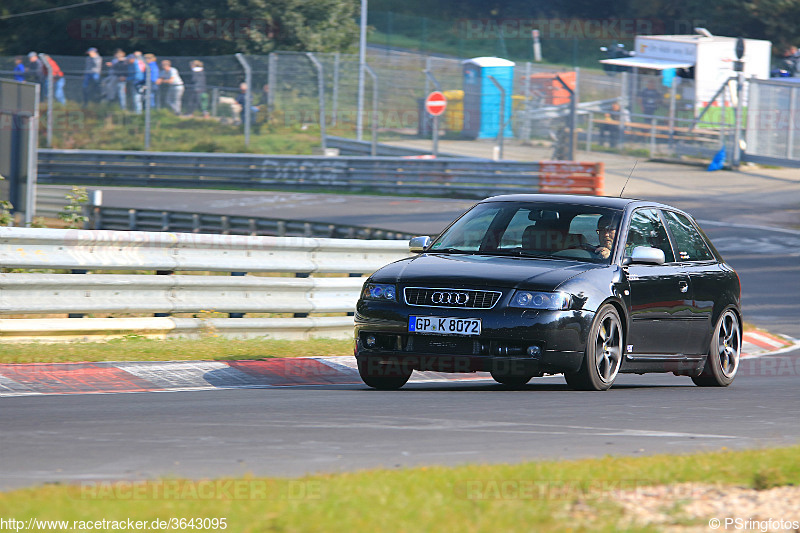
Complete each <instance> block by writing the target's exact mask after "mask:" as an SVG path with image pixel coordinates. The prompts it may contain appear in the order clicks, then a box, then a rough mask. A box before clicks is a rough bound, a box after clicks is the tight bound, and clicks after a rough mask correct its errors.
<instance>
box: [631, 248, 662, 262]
mask: <svg viewBox="0 0 800 533" xmlns="http://www.w3.org/2000/svg"><path fill="white" fill-rule="evenodd" d="M665 262H666V258H665V257H664V251H663V250H659V249H658V248H651V247H650V246H637V247H636V248H634V249H633V252H631V255H630V257H626V258H625V259H624V261H623V264H625V265H630V264H633V263H639V264H645V265H663V264H664V263H665Z"/></svg>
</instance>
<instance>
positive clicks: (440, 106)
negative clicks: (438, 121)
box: [425, 91, 447, 117]
mask: <svg viewBox="0 0 800 533" xmlns="http://www.w3.org/2000/svg"><path fill="white" fill-rule="evenodd" d="M446 107H447V98H445V97H444V95H443V94H442V93H441V92H439V91H433V92H432V93H431V94H429V95H428V97H427V98H426V99H425V110H426V111H427V112H428V113H430V114H431V115H433V116H434V117H438V116H439V115H441V114H442V113H444V110H445V108H446Z"/></svg>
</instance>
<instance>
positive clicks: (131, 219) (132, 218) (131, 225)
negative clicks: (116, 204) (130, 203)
mask: <svg viewBox="0 0 800 533" xmlns="http://www.w3.org/2000/svg"><path fill="white" fill-rule="evenodd" d="M128 229H129V230H130V231H136V209H128Z"/></svg>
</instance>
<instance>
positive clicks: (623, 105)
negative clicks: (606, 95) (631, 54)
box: [617, 72, 630, 149]
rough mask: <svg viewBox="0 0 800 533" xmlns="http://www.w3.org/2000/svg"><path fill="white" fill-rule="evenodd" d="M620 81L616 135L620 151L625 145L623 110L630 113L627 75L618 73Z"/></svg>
mask: <svg viewBox="0 0 800 533" xmlns="http://www.w3.org/2000/svg"><path fill="white" fill-rule="evenodd" d="M620 79H621V82H622V84H621V89H622V90H621V91H620V98H619V133H618V134H619V139H618V143H617V145H618V146H619V147H620V149H622V148H623V146H624V145H625V117H626V115H625V110H626V109H628V112H629V113H630V109H629V107H628V106H629V103H630V100H629V99H628V92H627V88H628V73H627V72H622V73H620Z"/></svg>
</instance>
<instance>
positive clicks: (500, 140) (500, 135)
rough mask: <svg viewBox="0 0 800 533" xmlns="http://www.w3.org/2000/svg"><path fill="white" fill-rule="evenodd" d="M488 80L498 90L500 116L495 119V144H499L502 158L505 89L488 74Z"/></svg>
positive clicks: (501, 157) (500, 157)
mask: <svg viewBox="0 0 800 533" xmlns="http://www.w3.org/2000/svg"><path fill="white" fill-rule="evenodd" d="M489 80H490V81H491V82H492V83H494V86H495V87H497V89H498V90H499V91H500V117H499V118H498V119H497V144H498V145H499V148H500V150H499V159H501V160H502V159H503V130H504V129H506V125H505V118H506V90H505V89H504V88H503V86H502V85H500V82H499V81H497V78H495V77H494V76H489Z"/></svg>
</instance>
